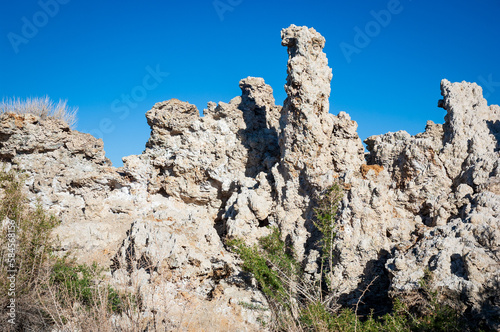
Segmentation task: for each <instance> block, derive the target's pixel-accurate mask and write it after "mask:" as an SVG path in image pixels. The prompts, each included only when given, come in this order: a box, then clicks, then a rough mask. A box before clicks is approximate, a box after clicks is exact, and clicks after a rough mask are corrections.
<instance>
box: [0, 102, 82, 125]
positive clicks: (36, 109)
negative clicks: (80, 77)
mask: <svg viewBox="0 0 500 332" xmlns="http://www.w3.org/2000/svg"><path fill="white" fill-rule="evenodd" d="M66 103H67V101H65V100H59V102H58V103H55V102H53V101H52V100H50V98H49V97H47V96H45V97H43V98H38V97H36V98H27V99H25V100H21V99H19V98H18V99H15V98H13V99H7V100H2V102H1V103H0V114H2V113H7V112H13V113H16V114H33V115H37V116H39V117H41V118H42V119H46V118H48V117H51V118H55V119H59V120H63V121H64V122H66V123H67V124H68V126H70V127H71V128H75V126H76V122H77V118H76V113H77V111H78V109H77V108H69V107H68V106H67V105H66Z"/></svg>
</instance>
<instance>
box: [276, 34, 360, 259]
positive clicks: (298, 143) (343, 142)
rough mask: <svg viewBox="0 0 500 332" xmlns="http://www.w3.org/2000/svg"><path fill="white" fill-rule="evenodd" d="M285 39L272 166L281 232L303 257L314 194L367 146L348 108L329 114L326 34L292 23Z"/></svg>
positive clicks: (353, 162)
mask: <svg viewBox="0 0 500 332" xmlns="http://www.w3.org/2000/svg"><path fill="white" fill-rule="evenodd" d="M281 39H282V45H283V46H286V47H287V49H288V56H289V58H288V65H287V72H288V78H287V83H286V85H285V91H286V93H287V96H288V97H287V98H286V100H285V102H284V106H283V109H282V111H281V118H280V126H281V128H282V130H281V134H280V141H279V144H280V152H281V155H280V157H281V159H280V162H279V164H277V165H276V167H275V168H274V169H273V176H274V179H275V181H276V193H277V199H278V202H280V204H279V205H278V206H277V211H276V215H277V218H278V223H279V225H280V227H281V230H282V233H283V235H284V236H285V237H288V238H289V240H291V242H292V243H293V245H294V247H295V251H296V252H297V253H298V255H299V257H302V256H303V255H304V250H305V249H307V247H308V245H307V244H306V242H307V240H309V239H311V233H312V232H313V229H314V226H313V224H312V222H311V221H312V219H313V208H314V207H315V205H316V202H315V197H316V196H317V195H318V194H320V193H321V192H322V191H324V190H325V189H327V188H329V187H331V185H332V184H333V183H334V181H335V178H337V177H338V176H339V172H342V171H347V169H349V168H353V169H356V170H357V169H359V166H360V165H361V164H362V163H363V146H362V144H361V141H360V139H359V137H358V135H357V133H356V128H357V125H356V123H355V122H353V121H351V119H350V118H349V116H348V115H347V114H346V113H343V112H342V113H341V114H339V115H338V116H337V117H335V116H333V115H332V114H330V113H328V112H329V102H328V98H329V97H330V81H331V79H332V70H331V68H330V67H328V60H327V58H326V54H325V53H324V52H323V47H324V46H325V39H324V38H323V36H321V35H320V34H319V33H318V32H316V30H314V29H313V28H310V29H308V28H307V27H297V26H295V25H292V26H290V27H289V28H287V29H283V30H282V31H281ZM337 157H339V158H337ZM342 157H346V158H342Z"/></svg>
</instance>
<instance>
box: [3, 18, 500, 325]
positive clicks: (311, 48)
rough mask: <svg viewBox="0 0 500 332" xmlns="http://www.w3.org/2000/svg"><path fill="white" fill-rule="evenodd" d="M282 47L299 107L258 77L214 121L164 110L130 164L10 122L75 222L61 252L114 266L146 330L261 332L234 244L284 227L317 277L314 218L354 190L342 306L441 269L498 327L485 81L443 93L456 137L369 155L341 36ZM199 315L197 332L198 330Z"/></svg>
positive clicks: (403, 142) (81, 142)
mask: <svg viewBox="0 0 500 332" xmlns="http://www.w3.org/2000/svg"><path fill="white" fill-rule="evenodd" d="M282 39H283V45H284V46H287V48H288V54H289V60H288V78H287V84H286V86H285V90H286V92H287V95H288V97H287V99H286V100H285V102H284V106H283V107H281V106H277V105H275V101H274V98H273V95H272V89H271V87H270V86H269V85H267V84H265V82H264V80H263V79H261V78H254V77H248V78H246V79H243V80H241V81H240V88H241V90H242V95H241V96H240V97H236V98H234V99H232V100H231V101H230V102H229V103H223V102H220V103H219V104H218V105H217V104H215V103H209V104H208V107H207V109H206V110H204V112H203V113H204V116H200V115H199V112H198V109H197V108H196V107H195V106H194V105H191V104H189V103H187V102H182V101H179V100H176V99H172V100H169V101H165V102H161V103H157V104H155V105H154V106H153V108H152V109H151V110H150V111H148V112H147V113H146V118H147V121H148V124H149V125H150V127H151V136H150V138H149V140H148V142H147V144H146V149H145V151H144V152H143V153H142V154H141V155H138V156H135V155H134V156H128V157H125V158H123V160H124V166H123V168H114V167H112V166H111V165H110V163H109V161H108V160H107V159H106V158H105V155H104V151H103V144H102V141H101V140H97V139H95V138H93V137H92V136H90V135H88V134H83V133H79V132H77V131H72V130H71V129H70V128H69V127H68V126H67V125H66V124H64V123H62V122H61V121H59V120H54V119H40V118H38V117H36V116H32V115H17V114H13V113H7V114H1V115H0V158H1V160H2V161H3V163H4V165H6V167H7V168H16V169H20V170H24V171H25V173H26V176H27V182H26V190H27V193H28V196H29V198H30V199H31V201H32V202H33V204H36V202H38V201H39V202H40V203H41V204H42V205H43V206H44V207H45V208H46V209H48V210H49V211H50V212H51V213H53V214H55V215H56V216H57V217H59V218H60V220H61V224H60V225H59V226H58V227H57V228H56V231H55V233H56V235H57V236H59V238H60V241H61V248H59V249H60V250H62V251H67V250H71V252H72V253H73V254H74V255H76V256H77V258H78V259H79V260H80V261H87V262H92V261H97V262H99V263H100V264H101V265H103V266H109V267H110V270H111V273H110V275H109V278H110V280H111V281H112V282H113V283H114V284H115V285H116V286H117V287H122V288H126V289H129V290H131V291H138V294H139V295H140V296H141V299H142V303H143V309H144V310H143V317H142V318H143V319H145V320H148V319H157V321H158V322H163V323H162V324H167V325H166V326H168V327H169V328H179V327H181V328H194V329H196V328H197V327H199V326H203V324H206V323H207V322H201V321H198V318H199V317H209V316H210V317H212V316H213V317H217V318H218V321H219V322H222V323H221V324H222V325H221V326H220V329H229V330H248V331H251V330H261V328H262V327H261V326H260V323H258V320H259V319H261V320H262V319H263V320H266V319H269V317H268V316H267V315H268V314H265V315H264V314H263V313H262V312H259V311H252V310H248V309H246V307H248V306H245V305H242V303H249V304H253V305H256V306H266V300H265V298H264V296H263V295H262V294H261V293H260V292H259V291H258V289H257V288H256V285H255V284H253V283H252V279H251V278H249V276H248V275H247V274H245V273H242V271H241V269H240V268H239V266H238V264H239V261H238V259H237V258H236V257H234V256H233V255H232V254H231V253H230V252H229V251H227V250H226V248H225V246H224V243H223V239H224V238H225V237H241V238H243V239H244V240H245V241H246V242H248V243H255V241H256V240H257V239H258V238H259V237H262V236H264V235H266V234H268V233H269V229H268V228H266V227H264V226H267V225H271V226H278V227H279V228H280V229H281V231H282V235H283V237H284V238H285V239H286V240H287V241H289V242H290V243H291V244H293V246H294V248H295V250H296V252H297V254H298V256H299V257H298V258H299V259H301V260H303V261H304V262H305V263H307V267H306V270H307V272H308V273H310V274H311V275H314V273H315V272H316V269H317V268H318V267H317V264H315V261H317V258H318V256H319V254H318V251H317V250H318V248H316V247H315V242H316V240H317V239H318V232H317V231H315V228H314V226H313V218H314V213H313V211H314V210H313V209H314V207H315V206H316V200H317V197H318V195H320V194H321V193H322V192H323V191H324V190H325V189H327V188H328V187H330V186H331V185H332V184H333V183H334V181H336V179H337V178H340V179H341V180H342V181H343V184H344V187H345V189H346V194H345V196H344V198H343V201H342V204H341V208H340V212H339V220H338V226H337V238H336V240H335V252H336V255H335V259H336V261H335V266H334V278H333V287H332V289H334V290H336V292H337V294H336V295H337V298H338V302H339V303H341V304H344V305H350V304H353V303H355V302H356V301H357V300H358V299H359V296H360V293H361V291H362V290H364V289H365V287H366V285H367V284H368V283H370V281H372V280H373V278H375V277H377V280H376V282H374V284H373V285H372V287H371V288H370V292H368V293H367V294H366V295H365V297H364V299H363V301H364V302H365V303H366V306H365V307H366V308H364V309H368V308H369V307H370V306H374V305H377V306H378V307H377V310H379V309H380V306H381V305H383V302H384V301H386V300H388V299H389V297H391V296H393V297H396V296H399V295H400V294H402V293H408V292H413V291H415V290H416V289H417V288H418V287H419V282H420V280H421V278H422V277H424V273H425V271H430V273H431V275H432V276H433V278H432V279H431V281H430V287H431V288H432V289H434V290H439V292H440V294H441V295H442V297H443V298H444V299H447V300H448V301H450V303H452V304H455V305H457V307H459V308H460V309H462V310H468V311H469V312H471V313H476V314H478V315H479V316H482V317H483V318H485V319H486V320H488V322H489V324H490V326H492V327H494V328H498V322H495V321H494V317H498V316H499V304H500V295H499V292H498V289H500V287H499V286H498V285H499V284H500V280H499V276H500V270H499V269H500V264H499V262H500V257H499V252H500V251H499V249H500V247H499V245H500V227H499V220H500V166H499V164H500V155H499V154H500V143H499V142H500V107H498V106H496V105H492V106H488V105H487V102H486V100H485V99H484V98H483V97H482V90H481V88H480V87H479V86H477V85H476V84H474V83H466V82H462V83H450V82H448V81H446V80H443V82H442V83H441V91H442V95H443V100H442V101H440V102H439V105H440V106H441V107H443V108H444V109H445V110H446V111H447V115H446V117H445V123H444V124H443V125H441V124H434V123H433V122H430V121H429V122H428V123H427V126H426V129H425V132H423V133H421V134H418V135H415V136H411V135H409V134H408V133H406V132H404V131H400V132H396V133H388V134H384V135H379V136H372V137H370V138H368V139H367V140H366V141H365V143H366V144H367V148H368V151H369V153H367V155H366V158H365V156H364V149H363V146H362V143H361V141H360V139H359V137H358V135H357V133H356V129H357V124H356V122H354V121H352V120H351V119H350V117H349V115H348V114H346V113H344V112H340V113H339V114H338V115H337V116H334V115H332V114H330V113H329V105H328V97H329V95H330V80H331V78H332V71H331V69H330V68H329V67H328V62H327V58H326V55H325V53H324V52H323V51H322V50H323V47H324V44H325V40H324V38H323V37H322V36H321V35H320V34H319V33H318V32H316V31H315V30H314V29H309V28H307V27H297V26H294V25H292V26H290V27H289V28H287V29H284V30H283V31H282ZM166 306H168V308H166ZM167 309H168V310H167ZM361 309H363V308H360V310H361ZM186 312H188V313H189V314H188V315H191V316H189V317H191V318H190V319H189V321H190V322H192V323H193V324H194V325H191V326H184V325H183V322H185V320H184V319H185V318H186ZM151 317H153V318H151ZM197 317H198V318H197ZM196 324H198V325H196Z"/></svg>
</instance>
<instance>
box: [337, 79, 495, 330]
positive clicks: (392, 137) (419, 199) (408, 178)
mask: <svg viewBox="0 0 500 332" xmlns="http://www.w3.org/2000/svg"><path fill="white" fill-rule="evenodd" d="M441 91H442V95H443V100H441V101H440V102H439V105H440V106H441V107H444V108H445V109H446V111H447V115H446V117H445V123H444V125H439V124H434V123H432V122H431V121H429V122H428V123H427V127H426V130H425V132H424V133H422V134H418V135H416V136H410V135H409V134H408V133H406V132H403V131H401V132H397V133H388V134H385V135H380V136H372V137H370V138H368V139H367V140H366V141H365V142H366V144H367V147H368V150H369V151H370V153H369V154H368V156H367V160H368V162H369V163H370V164H373V165H379V167H381V168H383V170H382V171H380V173H378V174H376V172H375V171H374V170H368V171H367V173H366V179H360V178H356V177H352V178H350V179H348V181H350V185H351V190H350V191H349V193H348V195H347V197H346V198H345V199H344V202H343V208H342V214H341V218H340V222H339V232H338V233H337V234H338V238H337V243H336V246H337V252H338V264H337V265H336V268H335V269H336V271H335V272H336V273H335V276H336V282H337V283H338V284H339V285H340V288H339V289H338V292H339V295H340V296H341V298H342V300H343V301H345V303H353V301H355V299H357V298H358V297H359V293H360V289H361V290H363V289H364V287H365V286H366V285H367V284H368V283H369V282H370V281H371V280H372V279H373V278H374V277H375V276H378V279H377V282H376V283H375V286H374V292H373V296H377V295H378V296H379V297H384V296H385V295H384V292H385V294H386V295H391V296H398V295H400V294H401V293H404V292H410V291H415V290H417V289H418V287H419V283H420V282H421V279H422V278H423V277H424V273H425V271H431V272H432V273H431V275H432V281H431V287H432V288H433V289H436V290H439V292H440V294H442V296H443V298H448V299H449V300H451V301H450V302H449V303H451V304H454V305H457V306H458V307H461V308H460V309H463V310H465V308H467V309H468V310H469V311H472V312H476V313H478V314H480V315H484V316H485V317H490V318H491V317H494V316H495V315H497V317H498V310H499V307H498V304H499V301H500V297H499V293H498V291H494V290H495V289H497V288H495V286H494V285H498V280H499V279H498V278H499V276H500V263H499V262H500V257H499V251H498V250H499V247H498V241H499V239H500V238H499V235H500V234H499V231H498V230H499V220H500V219H499V216H498V211H499V209H500V200H499V199H500V196H499V195H498V194H499V192H498V189H497V183H498V182H499V180H500V177H499V172H498V167H499V166H498V165H499V161H500V154H499V149H498V138H499V132H500V131H499V130H498V126H497V125H496V124H498V123H499V120H500V114H499V113H498V106H496V105H493V106H488V105H487V103H486V100H485V99H484V98H483V97H482V90H481V87H479V86H477V85H476V84H474V83H466V82H462V83H450V82H448V81H447V80H443V81H442V82H441ZM387 291H389V292H388V293H387ZM378 300H379V301H380V299H378ZM491 324H493V325H494V323H491ZM496 324H498V322H497V323H496Z"/></svg>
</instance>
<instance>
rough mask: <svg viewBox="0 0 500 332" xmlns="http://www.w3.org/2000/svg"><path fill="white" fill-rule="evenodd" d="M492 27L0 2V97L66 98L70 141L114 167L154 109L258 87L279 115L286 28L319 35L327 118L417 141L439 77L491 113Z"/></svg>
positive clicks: (448, 5)
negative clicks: (248, 81)
mask: <svg viewBox="0 0 500 332" xmlns="http://www.w3.org/2000/svg"><path fill="white" fill-rule="evenodd" d="M499 17H500V1H499V0H477V1H461V0H453V1H451V0H446V1H435V0H434V1H430V0H400V1H397V0H382V1H379V0H370V1H334V0H329V1H315V0H309V1H305V0H288V1H270V0H268V1H263V0H216V1H213V0H206V1H205V0H203V1H189V0H185V1H180V0H154V1H153V0H144V1H139V0H133V1H132V0H121V1H102V0H100V1H95V0H41V1H31V0H23V1H5V0H2V1H1V4H0V29H1V30H0V98H12V97H20V98H26V97H35V96H44V95H48V96H49V97H50V98H52V99H53V100H55V101H58V100H59V99H63V100H64V99H66V100H68V105H69V106H72V107H78V108H79V112H78V125H77V130H80V131H83V132H90V133H92V134H94V135H95V136H97V137H100V138H102V139H103V140H104V146H105V150H106V154H107V156H108V158H110V159H111V160H112V161H113V164H114V165H115V166H121V157H123V156H127V155H131V154H140V153H141V152H142V151H143V150H144V146H145V143H146V141H147V139H148V137H149V127H148V125H147V123H146V119H145V117H144V114H145V112H146V111H148V110H149V109H150V108H151V106H152V105H153V104H154V103H156V102H160V101H164V100H168V99H170V98H177V99H180V100H183V101H189V102H190V103H192V104H195V105H196V106H197V107H198V109H199V110H200V111H202V110H203V108H206V104H207V102H208V101H215V102H219V101H224V102H228V101H229V100H231V99H232V98H233V97H235V96H238V95H240V92H241V91H240V89H239V87H238V82H239V80H240V79H242V78H245V77H247V76H258V77H263V78H264V79H265V80H266V82H267V83H268V84H270V85H271V86H272V87H273V89H274V96H275V98H276V102H277V104H282V103H283V100H284V99H285V97H286V96H285V93H284V89H283V85H284V84H285V80H286V61H287V52H286V49H285V47H283V46H281V38H280V31H281V29H282V28H286V27H288V26H289V25H290V24H292V23H293V24H296V25H307V26H309V27H314V28H315V29H316V30H317V31H319V32H320V33H321V34H322V35H323V36H324V37H325V38H326V46H325V52H326V53H327V56H328V59H329V65H330V67H332V68H333V80H332V93H331V97H330V105H331V106H330V107H331V108H330V112H332V113H334V114H337V113H338V112H340V111H346V112H348V113H349V114H350V115H351V117H352V119H353V120H356V121H357V122H358V124H359V128H358V132H359V135H360V137H361V138H362V139H365V138H367V137H368V136H370V135H375V134H382V133H385V132H388V131H397V130H401V129H403V130H406V131H408V132H409V133H411V134H416V133H419V132H421V131H423V130H424V127H425V123H426V121H427V120H433V121H435V122H439V123H442V122H443V116H444V114H445V112H444V110H442V109H439V108H437V101H438V100H439V99H440V90H439V83H440V81H441V79H443V78H447V79H449V80H450V81H463V80H465V81H472V82H477V83H478V84H480V85H481V86H482V87H483V90H484V94H485V96H486V97H487V99H488V102H489V103H490V104H499V103H500V63H499V55H500V38H499V37H500V19H499Z"/></svg>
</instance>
